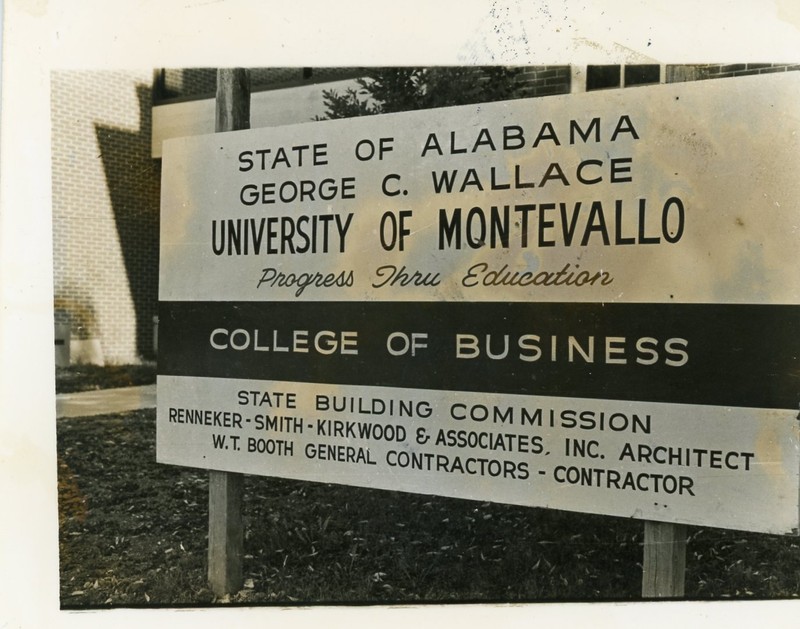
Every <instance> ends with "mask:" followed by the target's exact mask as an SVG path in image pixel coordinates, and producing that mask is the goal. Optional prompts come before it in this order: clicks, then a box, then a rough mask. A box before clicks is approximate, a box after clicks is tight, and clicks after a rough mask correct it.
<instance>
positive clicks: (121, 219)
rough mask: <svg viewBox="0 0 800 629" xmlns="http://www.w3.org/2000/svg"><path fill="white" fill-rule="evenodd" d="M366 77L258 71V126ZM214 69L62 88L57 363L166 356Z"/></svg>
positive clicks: (715, 74) (527, 76)
mask: <svg viewBox="0 0 800 629" xmlns="http://www.w3.org/2000/svg"><path fill="white" fill-rule="evenodd" d="M798 69H800V65H788V64H764V63H758V64H724V65H723V64H702V65H690V66H689V65H680V66H677V65H661V64H637V65H627V66H626V65H619V64H606V65H594V66H592V65H590V66H569V65H558V66H541V67H530V68H522V69H520V71H519V72H518V73H517V74H516V76H515V78H514V85H513V95H514V97H515V98H529V97H540V96H550V95H556V94H566V93H571V92H572V93H574V92H580V91H588V90H595V89H614V88H621V87H632V86H637V85H647V84H654V83H663V82H667V83H669V82H680V81H694V80H706V79H713V78H722V77H734V76H744V75H749V74H758V73H768V72H785V71H790V70H798ZM364 72H365V71H364V70H363V69H358V68H328V69H325V68H322V69H317V68H314V69H310V68H272V69H253V70H252V71H251V83H252V90H253V96H252V106H251V125H252V126H253V127H257V126H268V125H277V124H291V123H295V122H305V121H309V120H312V119H314V117H316V116H322V115H323V114H324V113H325V108H324V103H323V99H322V90H324V89H332V88H334V89H340V90H344V89H347V88H348V87H354V86H357V84H356V83H355V79H356V78H358V77H359V76H362V75H363V74H364ZM215 83H216V72H215V70H213V69H186V70H173V69H165V70H158V71H156V72H152V71H139V72H136V71H97V72H95V71H63V72H55V73H53V75H52V77H51V117H52V164H51V166H52V191H53V243H54V244H53V249H54V250H53V259H54V269H53V270H54V302H53V306H54V312H55V322H56V357H57V363H60V364H65V363H66V362H92V363H103V362H108V363H135V362H139V361H141V360H150V359H153V358H154V357H155V352H156V348H155V343H154V332H155V325H154V318H155V316H156V314H157V304H158V237H159V236H158V231H159V190H160V176H161V166H160V159H159V158H160V153H161V142H162V141H163V140H164V139H166V138H169V137H177V136H180V135H191V134H195V133H211V132H213V130H214V128H213V120H214V101H213V96H214V91H215Z"/></svg>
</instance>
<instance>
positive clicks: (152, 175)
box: [95, 85, 161, 359]
mask: <svg viewBox="0 0 800 629" xmlns="http://www.w3.org/2000/svg"><path fill="white" fill-rule="evenodd" d="M136 92H137V96H138V100H139V128H138V129H137V130H136V131H131V130H128V129H121V128H118V127H113V126H106V125H102V124H95V134H96V136H97V144H98V146H99V147H100V153H101V155H100V157H101V158H102V160H103V168H104V170H105V174H106V183H107V185H108V192H109V196H110V199H111V205H112V208H113V211H114V220H115V223H116V226H117V234H118V236H119V242H120V247H121V249H122V256H123V260H124V263H125V270H126V274H127V278H128V285H129V287H130V293H131V298H132V300H133V304H134V308H135V311H136V350H137V353H138V355H139V356H141V357H142V358H145V359H151V358H154V357H155V351H154V348H153V327H154V326H153V318H154V317H155V315H156V314H157V312H158V239H159V213H160V212H159V195H160V181H161V163H160V162H159V161H157V160H154V159H152V157H151V149H150V144H151V141H152V140H151V128H152V104H151V103H152V90H151V88H150V87H149V86H144V85H139V86H137V88H136Z"/></svg>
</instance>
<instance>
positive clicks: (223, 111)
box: [215, 68, 250, 133]
mask: <svg viewBox="0 0 800 629" xmlns="http://www.w3.org/2000/svg"><path fill="white" fill-rule="evenodd" d="M215 128H216V131H217V133H219V132H221V131H238V130H240V129H249V128H250V73H249V72H248V71H247V70H245V69H243V68H223V69H219V70H217V108H216V124H215Z"/></svg>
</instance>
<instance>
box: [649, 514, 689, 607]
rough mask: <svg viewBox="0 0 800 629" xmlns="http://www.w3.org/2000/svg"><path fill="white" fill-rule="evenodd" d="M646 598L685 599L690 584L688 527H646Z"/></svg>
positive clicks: (656, 524) (669, 525)
mask: <svg viewBox="0 0 800 629" xmlns="http://www.w3.org/2000/svg"><path fill="white" fill-rule="evenodd" d="M643 566H644V570H643V574H642V598H681V597H683V594H684V586H685V581H686V526H685V525H683V524H669V523H666V522H650V521H648V522H645V523H644V564H643Z"/></svg>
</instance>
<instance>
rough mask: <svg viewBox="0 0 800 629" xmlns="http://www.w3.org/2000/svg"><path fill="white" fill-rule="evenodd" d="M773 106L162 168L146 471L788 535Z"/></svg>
mask: <svg viewBox="0 0 800 629" xmlns="http://www.w3.org/2000/svg"><path fill="white" fill-rule="evenodd" d="M799 94H800V75H798V74H796V73H787V74H785V75H782V76H778V75H769V76H763V77H747V78H742V79H731V80H715V81H707V82H697V83H690V84H675V85H662V86H655V87H648V88H633V89H628V90H614V91H606V92H598V93H588V94H580V95H570V96H563V97H551V98H544V99H533V100H520V101H509V102H501V103H485V104H480V105H474V106H464V107H454V108H446V109H439V110H429V111H419V112H408V113H402V114H392V115H385V116H374V117H366V118H358V119H350V120H340V121H328V122H316V123H309V124H303V125H294V126H288V127H278V128H274V129H257V130H251V131H244V132H233V133H225V134H216V135H211V136H201V137H193V138H183V139H178V140H172V141H169V142H166V143H165V145H164V163H163V184H162V232H161V277H160V289H159V290H160V299H161V313H160V339H159V349H160V352H161V355H160V357H159V374H160V375H159V410H158V458H159V460H160V461H162V462H165V463H175V464H181V465H192V466H197V467H206V468H213V469H223V470H229V471H241V472H247V473H253V474H269V475H277V476H286V477H291V478H298V479H306V480H315V481H325V482H340V483H346V484H354V485H360V486H367V487H381V488H387V489H400V490H406V491H414V492H422V493H434V494H442V495H449V496H459V497H465V498H474V499H481V500H497V501H501V502H509V503H514V504H523V505H532V506H545V507H554V508H561V509H571V510H577V511H589V512H596V513H605V514H611V515H621V516H632V517H639V518H646V519H655V520H663V521H674V522H685V523H690V524H702V525H706V526H720V527H730V528H740V529H747V530H757V531H766V532H781V533H785V532H790V531H793V530H796V529H797V528H798V493H799V492H800V490H799V489H798V475H799V473H800V458H799V456H800V455H798V451H799V450H800V448H799V447H798V446H800V439H799V438H798V421H797V409H798V406H799V404H800V379H798V373H800V370H798V364H797V361H798V356H800V341H798V338H797V337H798V335H797V329H798V323H800V273H798V270H799V269H798V268H797V266H798V265H797V264H795V263H794V262H793V256H792V253H791V252H793V251H797V249H798V245H799V244H800V242H798V240H799V239H798V234H797V227H796V223H797V221H796V217H797V216H798V208H797V199H798V198H800V184H798V179H797V176H796V170H797V164H798V155H800V153H798V137H797V131H798V129H800V121H798V119H797V118H796V117H795V116H793V115H789V112H793V111H794V110H795V108H796V104H797V97H798V95H799ZM290 401H291V402H290ZM754 505H758V507H757V508H754Z"/></svg>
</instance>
